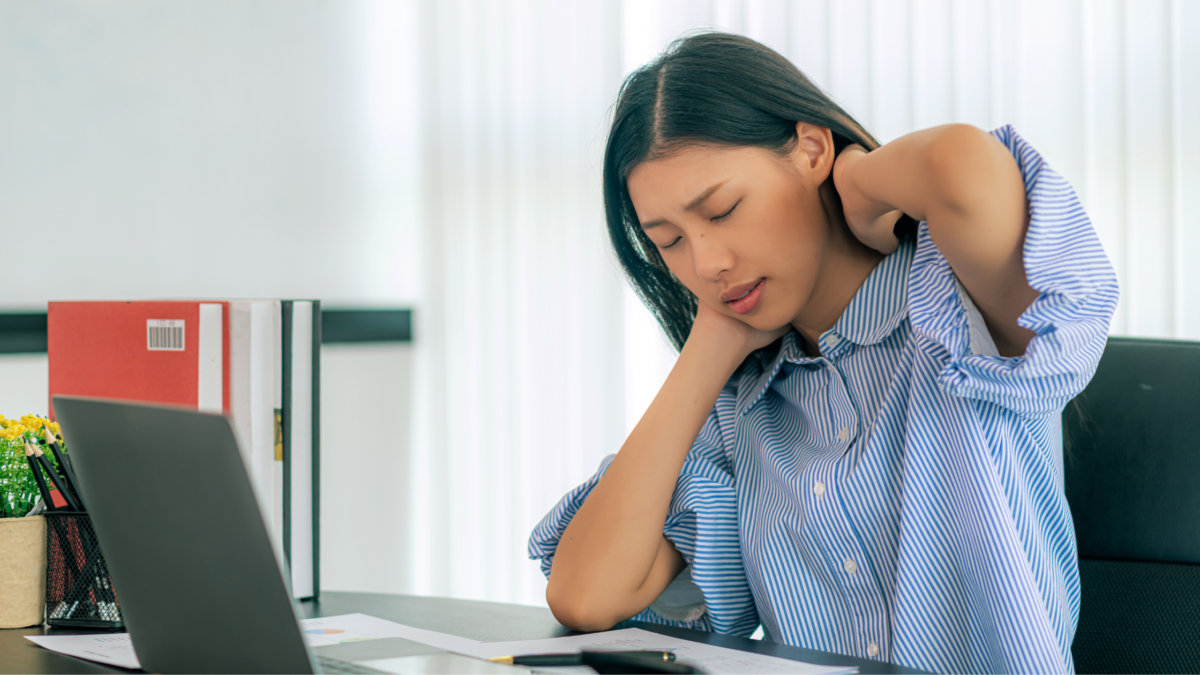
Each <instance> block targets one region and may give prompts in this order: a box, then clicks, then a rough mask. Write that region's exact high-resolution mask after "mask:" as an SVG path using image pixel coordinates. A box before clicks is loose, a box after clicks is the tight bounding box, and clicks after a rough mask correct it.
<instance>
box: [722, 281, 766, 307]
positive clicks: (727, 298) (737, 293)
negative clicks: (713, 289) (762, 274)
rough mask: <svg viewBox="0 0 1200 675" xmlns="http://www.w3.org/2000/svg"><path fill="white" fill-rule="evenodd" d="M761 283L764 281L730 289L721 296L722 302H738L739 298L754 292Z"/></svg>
mask: <svg viewBox="0 0 1200 675" xmlns="http://www.w3.org/2000/svg"><path fill="white" fill-rule="evenodd" d="M761 282H762V279H755V280H754V281H751V282H748V283H744V284H741V285H739V286H734V287H733V288H730V289H729V290H727V291H725V292H724V293H722V294H721V302H733V301H734V300H737V299H738V298H740V297H742V296H744V295H746V294H747V293H749V292H750V291H752V290H754V287H755V286H757V285H758V284H759V283H761Z"/></svg>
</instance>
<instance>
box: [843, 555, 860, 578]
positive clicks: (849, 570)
mask: <svg viewBox="0 0 1200 675" xmlns="http://www.w3.org/2000/svg"><path fill="white" fill-rule="evenodd" d="M842 569H844V570H846V574H854V573H855V572H857V571H858V563H856V562H854V560H852V559H850V558H846V562H844V563H842Z"/></svg>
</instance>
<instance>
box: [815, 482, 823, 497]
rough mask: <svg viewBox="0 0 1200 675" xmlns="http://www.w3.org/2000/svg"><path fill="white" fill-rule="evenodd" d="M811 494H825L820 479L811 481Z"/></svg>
mask: <svg viewBox="0 0 1200 675" xmlns="http://www.w3.org/2000/svg"><path fill="white" fill-rule="evenodd" d="M813 494H814V495H816V496H818V497H820V496H821V495H823V494H825V484H824V483H822V482H821V481H817V482H815V483H813Z"/></svg>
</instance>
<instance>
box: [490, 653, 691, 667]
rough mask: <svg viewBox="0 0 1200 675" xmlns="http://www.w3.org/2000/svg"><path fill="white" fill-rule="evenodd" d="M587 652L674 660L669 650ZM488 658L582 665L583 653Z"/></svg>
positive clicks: (520, 663)
mask: <svg viewBox="0 0 1200 675" xmlns="http://www.w3.org/2000/svg"><path fill="white" fill-rule="evenodd" d="M587 654H607V655H611V656H633V657H637V658H640V659H649V660H653V661H655V662H658V661H665V662H667V663H670V662H672V661H674V660H675V655H674V654H672V653H671V652H647V651H629V652H587ZM488 660H489V661H495V662H496V663H511V664H513V665H516V666H582V665H584V653H583V652H570V653H565V654H521V655H518V656H497V657H495V658H491V659H488Z"/></svg>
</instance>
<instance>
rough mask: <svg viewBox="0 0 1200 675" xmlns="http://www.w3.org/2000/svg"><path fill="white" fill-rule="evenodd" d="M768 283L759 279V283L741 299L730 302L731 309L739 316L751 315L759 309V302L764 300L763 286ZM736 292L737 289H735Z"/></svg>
mask: <svg viewBox="0 0 1200 675" xmlns="http://www.w3.org/2000/svg"><path fill="white" fill-rule="evenodd" d="M766 283H767V280H766V279H759V280H758V283H756V284H754V285H753V286H751V287H750V289H749V290H748V291H745V292H744V295H742V296H741V297H737V298H734V299H733V300H730V301H729V308H730V309H732V310H733V311H734V312H736V313H738V314H749V313H750V312H753V311H754V308H755V307H758V301H759V300H761V299H762V294H763V286H765V285H766ZM734 290H735V289H734Z"/></svg>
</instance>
